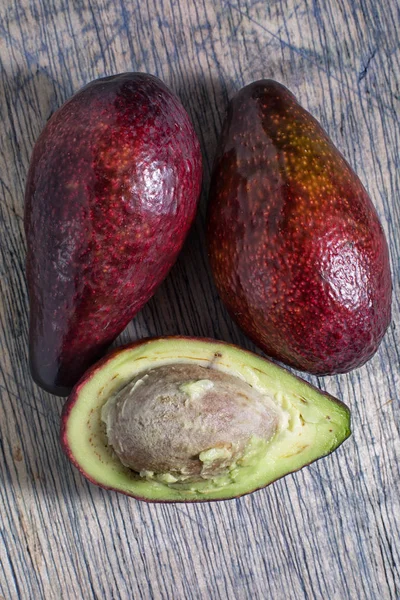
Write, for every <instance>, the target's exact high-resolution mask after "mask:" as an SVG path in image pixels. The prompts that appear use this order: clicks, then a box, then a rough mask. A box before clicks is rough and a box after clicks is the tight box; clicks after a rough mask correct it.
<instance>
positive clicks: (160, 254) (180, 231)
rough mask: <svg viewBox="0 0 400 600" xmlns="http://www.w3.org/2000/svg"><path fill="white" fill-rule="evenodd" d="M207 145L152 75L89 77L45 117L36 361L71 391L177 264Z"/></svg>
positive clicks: (38, 196)
mask: <svg viewBox="0 0 400 600" xmlns="http://www.w3.org/2000/svg"><path fill="white" fill-rule="evenodd" d="M201 179H202V160H201V152H200V146H199V142H198V139H197V136H196V133H195V131H194V129H193V126H192V124H191V122H190V119H189V117H188V115H187V113H186V111H185V109H184V108H183V106H182V104H181V103H180V101H179V100H178V98H177V97H176V96H175V95H174V94H173V93H172V92H171V91H170V90H169V89H168V88H167V87H166V86H165V85H164V84H163V83H162V82H161V81H160V80H159V79H157V78H156V77H154V76H151V75H148V74H144V73H125V74H121V75H116V76H113V77H106V78H104V79H99V80H97V81H93V82H92V83H89V84H88V85H87V86H86V87H84V88H83V89H81V90H80V91H79V92H78V93H77V94H75V96H73V97H72V98H71V99H70V100H69V101H67V102H66V103H65V104H64V105H63V106H62V107H61V108H60V109H59V110H58V111H57V112H56V113H55V114H54V115H53V116H52V117H51V119H50V120H49V121H48V123H47V125H46V126H45V128H44V130H43V132H42V133H41V135H40V137H39V139H38V141H37V143H36V145H35V147H34V150H33V154H32V159H31V163H30V168H29V173H28V179H27V185H26V195H25V231H26V237H27V245H28V253H27V279H28V287H29V298H30V344H29V352H30V364H31V372H32V376H33V378H34V380H35V381H36V383H38V384H39V385H40V386H41V387H43V388H44V389H46V390H48V391H50V392H52V393H54V394H58V395H66V394H68V393H69V391H70V390H71V388H72V387H73V385H74V384H75V383H76V382H77V381H78V379H79V378H80V377H81V375H82V374H83V373H84V372H85V370H86V369H87V368H88V367H89V366H90V365H91V364H92V363H94V362H95V361H96V360H97V359H98V358H99V357H100V356H101V355H102V354H103V353H104V352H105V350H106V349H107V347H108V346H109V345H110V344H111V342H112V341H113V340H114V339H115V337H116V336H117V335H118V334H119V333H120V332H121V331H122V330H123V329H124V328H125V326H126V325H127V324H128V322H129V321H130V320H131V319H132V318H133V316H134V315H135V314H136V313H137V312H138V311H139V310H140V309H141V308H142V306H143V305H144V304H145V303H146V302H147V301H148V300H149V298H150V297H151V296H152V294H153V293H154V291H155V289H156V288H157V286H158V285H159V284H160V283H161V282H162V280H163V279H164V278H165V276H166V275H167V273H168V271H169V270H170V268H171V266H172V265H173V263H174V262H175V259H176V257H177V255H178V252H179V250H180V249H181V247H182V245H183V242H184V239H185V237H186V234H187V233H188V230H189V228H190V226H191V224H192V221H193V219H194V216H195V213H196V208H197V202H198V198H199V194H200V189H201Z"/></svg>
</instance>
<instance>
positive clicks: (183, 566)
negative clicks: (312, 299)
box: [0, 0, 400, 600]
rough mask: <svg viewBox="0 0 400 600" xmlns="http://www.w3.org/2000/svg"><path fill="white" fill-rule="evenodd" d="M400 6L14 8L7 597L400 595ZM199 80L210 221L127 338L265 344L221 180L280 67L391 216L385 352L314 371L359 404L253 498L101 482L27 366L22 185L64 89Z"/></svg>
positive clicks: (6, 46)
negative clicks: (230, 309)
mask: <svg viewBox="0 0 400 600" xmlns="http://www.w3.org/2000/svg"><path fill="white" fill-rule="evenodd" d="M399 15H400V7H399V4H398V3H397V2H396V1H393V0H381V1H380V2H374V1H373V0H359V1H356V0H354V1H351V0H300V1H298V2H296V0H270V1H269V2H264V1H256V0H254V1H251V0H229V1H228V0H227V1H223V2H220V3H219V2H213V1H211V0H198V1H195V0H187V1H183V0H182V1H179V0H144V1H141V0H115V1H111V0H96V1H95V0H92V1H89V0H72V1H71V0H70V1H68V0H4V1H3V2H2V3H1V7H0V118H1V130H0V135H1V144H0V194H1V203H0V211H1V213H0V231H1V261H0V273H1V286H2V303H1V307H0V344H1V361H0V368H1V376H0V445H1V452H0V473H1V481H2V485H1V486H0V516H1V520H0V560H1V564H0V597H2V598H4V599H6V600H10V599H12V600H14V599H17V598H18V599H19V598H21V599H23V600H31V599H34V600H38V599H46V600H53V599H54V600H60V599H65V600H71V599H81V598H82V599H85V600H86V599H97V600H100V599H101V600H103V599H107V600H108V599H114V598H115V599H117V598H121V599H130V598H134V599H137V598H144V599H153V598H154V599H168V600H169V599H173V600H190V599H196V600H197V599H203V598H204V599H213V600H214V599H226V598H229V599H233V598H235V599H251V600H253V599H258V598H259V599H264V598H271V599H274V600H275V599H277V600H281V599H282V600H283V599H284V600H286V599H288V600H289V599H296V600H298V599H303V598H304V599H311V598H316V599H322V598H323V599H329V600H331V599H337V600H345V599H350V600H358V599H370V600H375V599H378V598H379V599H399V598H400V574H399V569H400V543H399V539H400V501H399V498H400V493H399V492H400V489H399V488H400V485H399V479H400V477H399V475H400V439H399V433H400V431H399V429H400V427H399V389H400V376H399V344H398V329H396V328H397V327H398V324H399V280H398V272H399V256H400V241H399V240H400V237H399V233H398V232H399V211H400V203H399V192H400V181H399V179H400V168H399V167H400V164H399V163H400V159H399V156H400V152H399V150H400V129H399V114H400V112H399V108H400V79H399V73H400V41H399V36H398V31H399V27H400V22H399ZM129 70H134V71H136V70H137V71H147V72H150V73H154V74H156V75H158V76H159V77H161V78H162V79H163V80H164V81H165V82H166V83H167V84H168V85H170V86H171V87H172V88H173V89H174V90H175V91H176V92H177V93H178V95H179V96H180V97H181V99H182V101H183V103H184V105H185V106H186V108H187V109H188V111H189V113H190V115H191V117H192V119H193V122H194V125H195V127H196V130H197V132H198V134H199V137H200V140H201V143H202V149H203V153H204V167H205V169H204V192H203V196H202V203H201V208H200V211H199V215H198V218H197V220H196V223H195V226H194V227H193V230H192V232H191V234H190V237H189V239H188V241H187V243H186V245H185V247H184V250H183V252H182V254H181V256H180V258H179V260H178V262H177V264H176V266H175V267H174V268H173V270H172V272H171V274H170V276H169V277H168V278H167V280H166V281H165V283H164V284H163V285H162V286H161V287H160V288H159V290H158V291H157V293H156V295H155V296H154V298H153V299H152V300H151V301H150V302H149V303H148V305H147V306H146V307H145V308H144V309H143V310H142V312H141V313H140V314H139V315H138V316H137V317H136V318H135V319H134V321H133V322H132V323H131V324H130V326H129V327H128V329H127V330H126V331H125V332H124V333H123V335H121V337H120V339H119V340H118V342H117V343H118V344H119V343H121V342H122V341H128V340H133V339H137V338H140V337H143V336H147V335H151V336H153V335H160V334H174V333H181V334H189V335H207V336H214V337H217V338H221V339H225V340H228V341H233V342H235V343H240V344H242V345H243V346H245V347H247V348H250V349H253V346H252V344H251V343H250V342H249V341H248V340H246V339H245V338H244V336H243V335H242V334H241V333H240V332H239V330H238V328H237V327H236V326H235V325H233V324H232V322H231V321H230V319H229V318H228V316H227V314H226V312H225V310H224V308H223V307H222V305H221V303H220V301H219V299H218V297H217V294H216V290H215V288H214V286H213V284H212V281H211V278H210V273H209V269H208V265H207V259H206V253H205V249H204V221H205V208H206V202H207V199H206V191H207V188H208V183H209V177H210V167H211V164H212V160H213V154H214V151H215V145H216V139H217V135H218V132H219V130H220V127H221V122H222V119H223V114H224V110H225V107H226V104H227V100H228V98H229V97H230V96H231V95H232V94H233V93H234V91H236V90H238V89H239V88H240V87H241V86H242V85H245V84H247V83H249V82H250V81H252V80H255V79H258V78H261V77H272V78H274V79H277V80H278V81H281V82H282V83H284V84H285V85H287V86H288V87H289V88H290V89H291V90H292V91H293V92H294V93H295V95H296V96H297V97H298V99H299V100H300V102H301V103H302V104H303V105H304V106H305V107H306V108H308V109H309V110H310V111H311V112H312V113H313V115H314V116H315V117H316V118H317V119H319V120H320V121H321V123H322V125H323V126H324V127H325V128H326V129H327V131H328V133H329V134H330V135H331V136H332V138H333V140H334V141H335V142H336V144H337V145H338V147H339V148H340V149H341V150H342V152H343V153H344V155H345V156H346V158H347V159H348V160H349V162H350V163H351V164H352V165H353V166H354V167H355V169H356V170H357V172H358V173H359V175H360V177H361V179H362V180H363V182H364V184H365V185H366V187H367V189H368V191H369V192H370V194H371V196H372V198H373V201H374V203H375V206H376V208H377V210H378V212H379V215H380V217H381V220H382V224H383V227H384V229H385V231H386V233H387V236H388V240H389V244H390V252H391V259H392V268H393V274H394V302H393V321H392V326H391V328H390V329H389V331H388V333H387V335H386V337H385V340H384V342H383V344H382V345H381V347H380V349H379V351H378V353H377V354H376V356H375V357H374V358H373V359H372V360H371V361H370V362H369V363H368V364H367V365H366V366H364V367H362V368H361V369H358V370H356V371H354V372H353V373H350V374H347V375H342V376H339V377H326V378H319V379H317V378H312V377H309V378H308V379H309V380H310V381H313V382H314V383H316V384H317V385H319V386H320V387H321V388H322V389H326V390H328V391H329V392H331V393H332V394H334V395H337V396H339V397H340V398H342V399H343V400H344V401H345V402H346V403H347V404H348V405H350V406H351V408H352V413H353V429H354V434H353V436H352V438H351V439H350V440H348V441H347V442H346V443H345V444H344V445H343V446H342V447H341V448H340V449H339V450H338V452H336V453H335V454H334V455H333V456H331V457H328V458H325V459H323V460H321V461H319V462H317V463H314V464H313V465H311V466H310V467H308V468H305V469H303V470H302V471H301V472H299V473H296V474H294V475H290V476H288V477H286V478H285V479H284V480H281V481H279V482H277V483H276V484H274V485H273V486H271V487H269V488H268V489H266V490H263V491H260V492H257V493H255V494H253V495H250V496H247V497H244V498H242V499H238V500H233V501H228V502H225V503H213V504H205V505H146V504H143V503H139V502H136V501H134V500H132V499H128V498H126V497H123V496H118V495H117V494H115V493H107V492H104V491H102V490H100V489H98V488H96V487H95V486H93V485H91V484H89V483H87V482H86V481H85V480H84V479H83V478H82V477H81V476H80V475H79V474H78V473H77V472H76V471H75V470H74V469H73V468H72V467H71V466H70V464H69V463H68V461H67V460H66V458H65V457H64V456H63V455H62V453H61V450H60V445H59V442H58V426H59V415H60V411H61V405H62V400H61V399H57V398H54V397H51V396H50V395H49V394H46V393H45V392H42V391H41V390H39V389H38V388H37V387H35V386H34V384H33V383H32V381H31V379H30V376H29V371H28V366H27V323H28V302H27V293H26V281H25V275H24V259H25V239H24V234H23V193H24V184H25V178H26V172H27V168H28V163H29V157H30V153H31V151H32V147H33V144H34V142H35V140H36V138H37V137H38V135H39V133H40V131H41V129H42V128H43V126H44V124H45V122H46V120H47V119H48V118H49V116H50V115H51V113H52V112H53V111H54V110H55V109H56V108H57V107H58V106H60V104H61V103H62V102H63V101H64V100H65V99H66V98H68V97H69V96H70V95H71V94H72V93H73V92H74V91H76V90H77V89H78V88H79V87H80V86H82V85H83V84H85V83H87V82H89V81H90V80H92V79H94V78H96V77H99V76H103V75H110V74H113V73H116V72H122V71H129Z"/></svg>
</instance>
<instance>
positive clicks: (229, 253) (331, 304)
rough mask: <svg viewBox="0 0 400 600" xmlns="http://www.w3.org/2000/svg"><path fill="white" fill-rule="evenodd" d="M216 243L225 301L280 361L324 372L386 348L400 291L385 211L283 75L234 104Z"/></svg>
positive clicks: (219, 165)
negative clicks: (394, 293)
mask: <svg viewBox="0 0 400 600" xmlns="http://www.w3.org/2000/svg"><path fill="white" fill-rule="evenodd" d="M208 248H209V258H210V263H211V268H212V271H213V274H214V278H215V282H216V285H217V288H218V291H219V293H220V295H221V298H222V300H223V302H224V303H225V305H226V306H227V308H228V310H229V312H230V314H231V316H232V317H233V318H234V319H235V321H236V322H237V323H238V325H239V326H240V327H241V328H242V329H243V330H244V331H245V332H246V334H247V335H248V336H249V337H250V338H252V339H253V340H254V342H255V343H256V344H257V345H258V346H259V347H260V348H262V349H263V350H264V351H265V352H266V353H267V354H268V355H269V356H272V357H274V358H276V359H278V360H280V361H282V362H284V363H286V364H288V365H290V366H292V367H295V368H297V369H300V370H304V371H308V372H310V373H314V374H318V375H325V374H333V373H343V372H347V371H350V370H351V369H354V368H356V367H359V366H361V365H362V364H363V363H365V362H366V361H367V360H368V359H369V358H370V357H371V356H372V355H373V354H374V353H375V351H376V350H377V348H378V345H379V343H380V341H381V339H382V337H383V335H384V333H385V331H386V329H387V327H388V325H389V323H390V314H391V290H392V284H391V276H390V268H389V256H388V247H387V243H386V239H385V236H384V233H383V230H382V227H381V225H380V223H379V220H378V216H377V214H376V211H375V209H374V207H373V204H372V202H371V200H370V198H369V197H368V194H367V192H366V191H365V189H364V187H363V185H362V184H361V182H360V180H359V178H358V177H357V175H356V174H355V173H354V171H353V170H352V169H351V167H350V166H349V164H348V163H347V162H346V160H345V159H344V158H343V156H342V155H341V154H340V153H339V151H338V150H337V149H336V148H335V146H334V145H333V143H332V141H331V140H330V139H329V138H328V136H327V135H326V133H325V132H324V130H323V129H322V128H321V126H320V125H319V123H318V122H317V121H316V120H315V119H314V118H313V117H312V116H311V115H310V114H309V113H308V112H307V111H306V110H304V109H303V108H302V107H301V106H300V105H299V104H298V102H297V101H296V99H295V97H294V96H293V94H292V93H291V92H290V91H289V90H287V89H286V88H285V87H284V86H282V85H281V84H279V83H277V82H275V81H271V80H262V81H257V82H255V83H252V84H250V85H249V86H247V87H245V88H243V89H242V90H240V91H239V92H238V93H237V94H236V96H234V98H233V99H232V101H231V102H230V105H229V108H228V113H227V116H226V119H225V123H224V126H223V131H222V134H221V137H220V140H219V145H218V150H217V155H216V159H215V163H214V169H213V175H212V182H211V189H210V200H209V210H208Z"/></svg>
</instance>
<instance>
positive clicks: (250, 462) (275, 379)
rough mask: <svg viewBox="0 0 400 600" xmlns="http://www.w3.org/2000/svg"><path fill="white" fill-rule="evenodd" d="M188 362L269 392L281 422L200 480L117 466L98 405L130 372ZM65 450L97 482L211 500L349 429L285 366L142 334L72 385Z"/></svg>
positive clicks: (319, 452)
mask: <svg viewBox="0 0 400 600" xmlns="http://www.w3.org/2000/svg"><path fill="white" fill-rule="evenodd" d="M179 362H180V363H190V362H194V363H196V364H198V365H202V366H205V367H207V366H208V367H212V368H214V369H218V370H221V371H224V372H226V373H229V374H231V375H236V376H238V377H240V378H241V379H244V380H245V381H247V383H249V384H250V385H252V386H253V387H255V388H256V389H258V390H259V391H260V392H264V393H267V394H268V395H269V396H272V397H273V398H274V400H275V402H276V405H277V406H278V407H279V409H280V414H281V427H280V430H279V432H278V433H277V434H276V435H275V436H274V438H273V439H272V440H271V441H270V442H269V443H265V442H262V443H261V444H260V443H259V440H254V441H253V443H252V445H251V447H250V448H249V452H248V456H247V457H245V458H244V460H243V461H241V464H238V465H236V467H234V468H233V469H231V470H230V472H229V473H227V474H226V475H225V476H221V477H218V478H216V479H214V480H212V481H202V482H200V483H191V484H183V483H178V484H176V483H170V484H167V483H159V482H156V481H154V480H147V479H145V478H143V477H140V476H139V475H138V474H135V473H134V472H133V471H131V470H130V469H128V468H125V467H124V466H123V465H122V464H121V463H120V461H119V459H118V458H117V457H116V456H115V455H114V453H113V452H112V450H111V449H110V448H108V446H107V438H106V434H105V426H104V424H103V423H102V421H101V408H102V406H103V405H104V403H105V402H106V401H107V399H108V398H109V396H110V395H111V394H113V393H115V392H116V391H118V390H119V389H121V388H122V387H124V386H125V385H126V384H127V383H128V382H129V381H130V380H132V379H133V377H135V376H136V375H137V374H138V373H143V372H144V371H147V370H149V369H152V368H155V367H159V366H161V365H166V364H173V363H179ZM66 435H67V440H68V446H69V449H70V451H71V455H72V457H73V458H74V460H75V462H76V463H77V465H78V466H79V468H80V469H82V471H83V472H84V473H85V474H86V475H87V476H88V477H89V478H90V479H91V480H93V481H95V482H96V483H98V484H99V485H102V486H105V487H109V488H113V489H115V490H117V491H121V492H125V493H127V494H130V495H132V496H136V497H140V498H143V499H146V500H153V501H157V500H160V501H170V502H171V501H190V500H217V499H226V498H232V497H235V496H240V495H242V494H246V493H248V492H251V491H253V490H255V489H257V488H260V487H264V486H265V485H267V484H268V483H271V482H272V481H274V480H275V479H278V478H280V477H282V476H284V475H286V474H288V473H291V472H293V471H296V470H298V469H300V468H301V467H303V466H304V465H306V464H308V463H310V462H312V461H314V460H316V459H317V458H320V457H322V456H325V455H326V454H329V453H330V452H332V451H333V450H334V449H335V448H337V446H339V444H341V443H342V442H343V441H344V440H345V439H346V438H347V437H348V436H349V435H350V413H349V411H348V409H347V408H346V407H345V406H344V405H342V404H339V403H336V402H335V401H333V400H332V399H330V398H329V397H328V396H325V395H324V394H322V393H320V392H319V391H318V390H317V389H315V388H313V387H311V386H309V385H308V384H307V383H306V382H303V381H302V380H299V379H297V378H295V377H294V376H293V375H291V374H290V373H289V372H288V371H286V370H284V369H282V368H280V367H278V366H277V365H274V364H272V363H270V362H267V361H265V360H263V359H262V358H260V357H258V356H256V355H254V354H251V353H248V352H245V351H243V350H241V349H240V348H237V347H234V346H229V345H222V344H218V343H213V342H209V341H202V340H187V339H182V338H177V339H171V338H170V339H161V340H160V339H159V340H154V341H153V340H150V341H148V342H145V343H143V344H140V345H138V346H136V347H134V348H128V349H125V350H122V351H121V352H119V353H118V354H117V355H115V356H114V358H112V359H110V360H109V361H108V362H107V363H106V364H103V366H102V368H101V369H98V370H96V371H95V372H94V373H93V375H92V376H91V378H90V379H89V380H88V381H87V382H86V383H84V384H83V385H82V386H81V388H80V390H79V397H78V399H77V401H76V402H75V405H74V406H73V408H72V410H71V412H70V415H69V417H68V421H67V424H66Z"/></svg>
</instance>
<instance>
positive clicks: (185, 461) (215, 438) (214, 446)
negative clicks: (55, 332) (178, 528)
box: [101, 364, 280, 484]
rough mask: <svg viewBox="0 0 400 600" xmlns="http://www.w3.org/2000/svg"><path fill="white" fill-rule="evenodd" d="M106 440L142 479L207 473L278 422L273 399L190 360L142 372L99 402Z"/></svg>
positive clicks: (187, 478)
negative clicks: (100, 403)
mask: <svg viewBox="0 0 400 600" xmlns="http://www.w3.org/2000/svg"><path fill="white" fill-rule="evenodd" d="M101 418H102V421H103V422H104V423H105V426H106V435H107V439H108V444H109V445H110V446H111V447H112V449H113V450H114V452H115V454H116V455H117V457H118V459H119V460H120V462H121V463H122V464H123V465H125V466H126V467H128V468H129V469H131V470H133V471H136V472H137V473H139V474H140V475H141V476H142V477H144V478H146V479H155V480H157V481H160V482H163V483H167V484H174V483H177V482H196V481H201V480H207V479H213V478H215V477H218V476H220V475H224V474H225V473H228V472H229V471H230V470H231V469H233V468H234V467H235V466H236V465H238V464H240V461H242V460H244V457H245V456H246V453H248V451H249V448H250V447H251V446H252V445H254V440H256V441H260V442H264V443H268V442H269V441H270V440H271V439H272V438H273V437H274V435H275V433H276V432H277V430H278V428H279V422H280V419H279V412H278V410H277V408H276V406H275V405H274V403H273V400H272V399H271V398H269V397H268V396H267V395H265V394H263V393H261V392H259V391H257V390H256V389H255V388H253V387H252V386H251V385H250V384H249V383H247V382H245V381H243V380H242V379H240V378H239V377H236V376H234V375H231V374H227V373H224V372H223V371H219V370H216V369H213V368H206V367H203V366H200V365H196V364H170V365H165V366H159V367H156V368H153V369H150V370H148V371H146V372H144V373H140V374H139V375H137V376H136V377H134V378H133V379H132V380H131V381H130V382H129V383H128V384H126V385H125V386H124V387H123V388H122V389H121V390H119V391H118V392H117V393H116V394H114V395H112V396H111V397H110V398H109V399H108V400H107V402H106V403H105V404H104V406H103V408H102V411H101Z"/></svg>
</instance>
